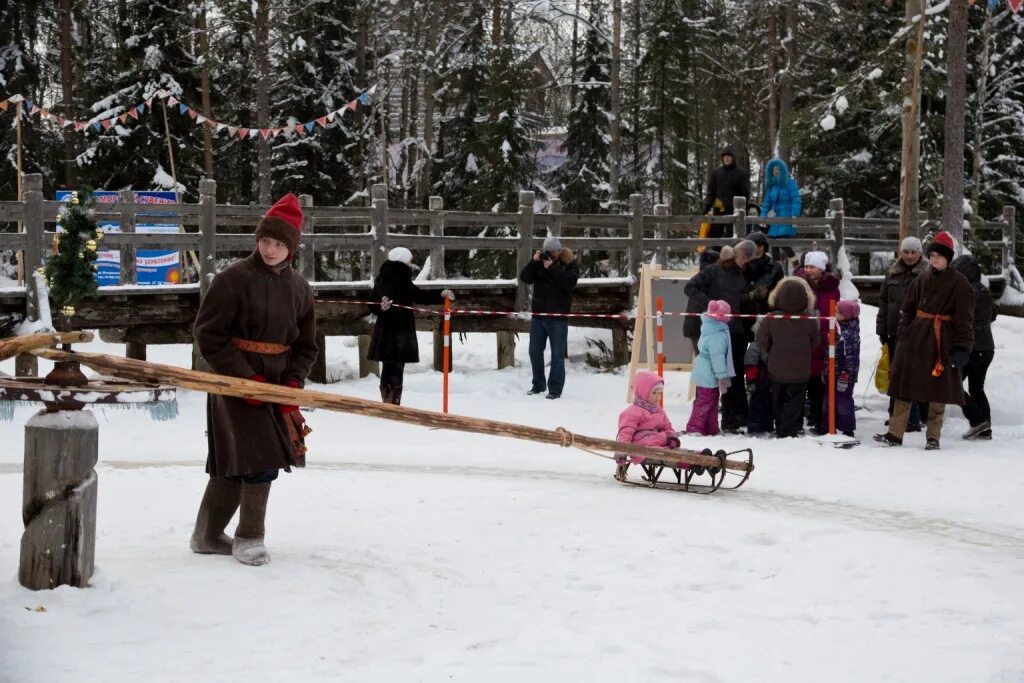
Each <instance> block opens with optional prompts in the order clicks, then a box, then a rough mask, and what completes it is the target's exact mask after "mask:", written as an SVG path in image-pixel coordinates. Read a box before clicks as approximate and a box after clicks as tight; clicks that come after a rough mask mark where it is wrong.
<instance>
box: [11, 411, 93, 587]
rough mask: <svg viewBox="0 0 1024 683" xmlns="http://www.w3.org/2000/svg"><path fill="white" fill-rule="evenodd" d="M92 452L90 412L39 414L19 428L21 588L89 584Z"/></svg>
mask: <svg viewBox="0 0 1024 683" xmlns="http://www.w3.org/2000/svg"><path fill="white" fill-rule="evenodd" d="M98 451H99V427H98V426H97V424H96V417H95V416H94V415H93V414H92V413H91V412H88V411H77V410H75V411H71V410H62V411H59V412H56V413H47V412H39V413H37V414H36V415H34V416H33V417H32V418H30V419H29V421H28V423H27V424H26V425H25V469H24V482H25V484H24V494H23V498H22V508H21V510H22V519H23V521H24V523H25V533H24V534H23V535H22V537H21V563H20V565H19V567H18V581H19V582H20V583H21V585H22V586H25V587H26V588H30V589H32V590H42V589H47V588H56V587H57V586H61V585H69V586H76V587H78V588H81V587H84V586H87V585H88V584H89V579H90V577H92V573H93V563H94V559H95V553H96V482H97V480H96V472H95V470H94V469H93V468H94V467H95V466H96V460H97V457H98Z"/></svg>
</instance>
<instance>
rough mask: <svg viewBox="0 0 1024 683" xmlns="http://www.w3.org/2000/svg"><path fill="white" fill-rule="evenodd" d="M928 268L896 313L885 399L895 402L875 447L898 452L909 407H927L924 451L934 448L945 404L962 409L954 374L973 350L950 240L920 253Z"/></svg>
mask: <svg viewBox="0 0 1024 683" xmlns="http://www.w3.org/2000/svg"><path fill="white" fill-rule="evenodd" d="M925 253H927V255H928V261H929V263H930V266H929V267H928V268H927V269H926V270H925V271H924V272H923V273H921V274H920V275H919V276H918V277H917V278H916V279H915V280H914V281H913V282H912V283H910V287H908V288H907V295H906V298H905V299H904V300H903V309H902V311H901V313H900V324H899V331H898V336H899V341H898V343H897V344H896V357H895V358H894V359H893V364H892V367H891V368H890V369H889V395H890V396H892V397H893V398H894V399H895V404H894V406H893V413H892V418H891V419H890V421H889V431H888V433H886V434H876V435H875V437H874V438H875V441H878V442H881V443H884V444H886V445H887V446H902V445H903V434H904V433H905V431H906V428H907V421H908V419H909V418H910V402H911V401H922V402H925V403H927V404H928V425H927V430H926V435H925V436H926V438H927V441H926V446H925V448H926V449H927V450H937V449H938V448H939V435H940V434H941V433H942V418H943V415H944V414H945V411H946V404H948V403H954V404H956V405H963V403H964V388H963V381H962V380H961V377H960V372H959V369H960V368H962V367H963V366H964V365H966V364H967V361H968V359H969V358H970V353H971V347H972V346H973V344H974V290H973V289H972V288H971V285H970V283H969V282H967V278H965V277H964V276H963V275H961V274H960V273H959V272H957V270H956V269H955V268H951V267H950V262H951V261H952V260H953V238H952V237H951V236H950V235H949V233H948V232H946V231H942V232H939V234H937V235H936V236H935V239H934V240H932V242H931V243H930V244H929V245H928V247H927V248H926V249H925Z"/></svg>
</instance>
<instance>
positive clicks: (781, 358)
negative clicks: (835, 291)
mask: <svg viewBox="0 0 1024 683" xmlns="http://www.w3.org/2000/svg"><path fill="white" fill-rule="evenodd" d="M768 301H769V304H770V305H771V307H772V314H774V313H778V314H780V315H812V314H813V313H814V292H812V291H811V287H810V285H809V284H807V281H806V280H804V279H803V278H798V277H786V278H783V279H782V281H781V282H780V283H779V284H778V286H776V287H775V290H774V291H773V292H772V293H771V296H770V297H769V299H768ZM772 314H769V315H768V316H767V317H766V318H764V319H763V320H762V321H761V322H759V323H758V326H757V333H756V336H755V338H754V343H755V344H757V345H758V347H759V348H760V349H761V350H762V351H763V352H764V354H765V355H766V356H767V358H768V360H767V366H768V375H769V377H771V381H772V408H773V417H774V419H775V435H776V436H778V437H779V438H785V437H789V436H800V435H801V434H803V422H804V421H803V417H804V395H805V393H806V389H807V378H808V377H809V376H810V374H811V351H812V350H813V349H815V348H816V347H817V346H818V343H819V342H820V341H821V332H820V330H819V329H818V323H817V321H815V320H809V319H808V320H792V319H790V320H787V319H785V318H782V317H773V315H772Z"/></svg>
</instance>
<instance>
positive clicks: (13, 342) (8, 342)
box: [0, 332, 93, 361]
mask: <svg viewBox="0 0 1024 683" xmlns="http://www.w3.org/2000/svg"><path fill="white" fill-rule="evenodd" d="M92 340H93V333H92V332H40V333H38V334H22V335H19V336H17V337H11V338H10V339H4V340H2V341H0V361H4V360H7V359H8V358H13V357H14V356H17V355H20V354H22V353H26V352H28V351H32V350H34V349H39V348H43V347H44V346H56V345H57V344H81V343H83V342H91V341H92Z"/></svg>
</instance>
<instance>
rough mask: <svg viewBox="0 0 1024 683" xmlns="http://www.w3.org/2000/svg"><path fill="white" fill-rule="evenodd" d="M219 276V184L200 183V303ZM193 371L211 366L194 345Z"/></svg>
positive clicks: (213, 181)
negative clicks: (215, 277) (217, 275)
mask: <svg viewBox="0 0 1024 683" xmlns="http://www.w3.org/2000/svg"><path fill="white" fill-rule="evenodd" d="M216 274H217V182H216V181H215V180H213V179H212V178H203V179H201V180H200V181H199V301H200V303H202V300H203V298H204V297H205V296H206V292H207V291H208V290H209V289H210V284H211V283H212V282H213V277H214V276H215V275H216ZM192 369H193V370H204V371H207V372H208V371H209V370H210V366H209V364H208V363H207V362H206V360H205V359H204V358H203V356H202V354H200V353H199V347H198V346H196V344H195V342H194V341H193V343H192Z"/></svg>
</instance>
